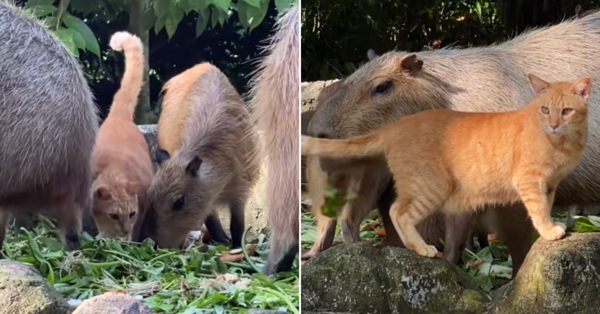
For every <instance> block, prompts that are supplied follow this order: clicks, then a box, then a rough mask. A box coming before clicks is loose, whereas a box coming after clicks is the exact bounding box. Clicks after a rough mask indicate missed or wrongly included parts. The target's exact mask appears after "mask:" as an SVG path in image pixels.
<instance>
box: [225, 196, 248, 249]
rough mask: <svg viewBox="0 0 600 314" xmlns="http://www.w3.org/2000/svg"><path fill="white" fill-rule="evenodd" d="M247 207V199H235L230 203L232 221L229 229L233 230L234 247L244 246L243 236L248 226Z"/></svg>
mask: <svg viewBox="0 0 600 314" xmlns="http://www.w3.org/2000/svg"><path fill="white" fill-rule="evenodd" d="M245 207H246V199H245V198H244V199H242V200H234V201H231V203H230V204H229V211H230V212H231V223H230V225H229V231H230V232H231V244H232V247H233V248H239V247H241V246H242V236H243V235H244V229H245V228H246V223H245V216H244V208H245Z"/></svg>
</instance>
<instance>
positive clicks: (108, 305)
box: [73, 292, 156, 314]
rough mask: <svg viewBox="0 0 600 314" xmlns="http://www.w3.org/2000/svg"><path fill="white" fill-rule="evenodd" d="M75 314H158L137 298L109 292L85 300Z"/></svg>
mask: <svg viewBox="0 0 600 314" xmlns="http://www.w3.org/2000/svg"><path fill="white" fill-rule="evenodd" d="M73 314H156V312H154V311H152V310H151V309H150V308H149V307H147V306H146V305H144V304H143V303H142V302H141V301H139V300H137V299H136V298H134V297H132V296H130V295H128V294H124V293H114V292H108V293H104V294H101V295H98V296H95V297H93V298H90V299H87V300H85V301H84V302H83V303H81V305H79V306H78V307H77V309H76V310H75V311H74V312H73Z"/></svg>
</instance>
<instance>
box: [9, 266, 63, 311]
mask: <svg viewBox="0 0 600 314" xmlns="http://www.w3.org/2000/svg"><path fill="white" fill-rule="evenodd" d="M0 313H6V314H9V313H10V314H63V313H64V314H67V313H70V311H69V306H68V304H67V302H66V301H65V300H64V299H63V297H62V296H61V295H60V294H59V293H58V291H56V290H54V288H52V287H50V285H49V284H48V283H47V281H46V279H44V278H43V277H42V276H41V275H40V274H39V273H38V271H37V270H35V269H33V268H31V267H29V266H27V265H24V264H21V263H19V262H12V261H3V262H0Z"/></svg>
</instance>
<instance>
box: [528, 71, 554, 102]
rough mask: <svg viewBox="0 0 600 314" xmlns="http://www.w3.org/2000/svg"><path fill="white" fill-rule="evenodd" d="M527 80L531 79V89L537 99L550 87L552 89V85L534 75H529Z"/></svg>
mask: <svg viewBox="0 0 600 314" xmlns="http://www.w3.org/2000/svg"><path fill="white" fill-rule="evenodd" d="M527 78H528V79H529V84H531V87H532V88H533V94H534V95H535V97H539V96H540V95H543V94H545V93H546V91H547V90H548V87H550V83H548V82H546V81H544V80H542V79H541V78H539V77H537V76H535V75H533V74H527Z"/></svg>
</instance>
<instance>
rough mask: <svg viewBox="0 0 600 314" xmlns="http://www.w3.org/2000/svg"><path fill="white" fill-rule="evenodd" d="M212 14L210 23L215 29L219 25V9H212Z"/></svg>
mask: <svg viewBox="0 0 600 314" xmlns="http://www.w3.org/2000/svg"><path fill="white" fill-rule="evenodd" d="M210 12H211V14H210V22H211V25H212V28H215V27H216V26H217V23H218V22H219V9H217V8H216V7H210Z"/></svg>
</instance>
